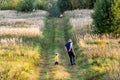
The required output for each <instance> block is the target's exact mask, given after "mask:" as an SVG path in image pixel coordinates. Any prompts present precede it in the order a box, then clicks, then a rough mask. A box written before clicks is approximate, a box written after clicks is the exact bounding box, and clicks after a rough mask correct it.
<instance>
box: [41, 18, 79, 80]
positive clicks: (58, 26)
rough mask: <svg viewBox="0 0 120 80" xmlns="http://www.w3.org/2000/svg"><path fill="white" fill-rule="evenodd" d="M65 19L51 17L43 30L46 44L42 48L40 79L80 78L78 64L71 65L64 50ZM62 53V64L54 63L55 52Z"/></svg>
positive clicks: (65, 79)
mask: <svg viewBox="0 0 120 80" xmlns="http://www.w3.org/2000/svg"><path fill="white" fill-rule="evenodd" d="M63 23H64V20H63V19H62V18H49V19H48V20H47V21H46V26H45V29H44V30H43V36H44V38H43V41H44V43H43V44H42V45H46V46H45V47H43V49H42V58H43V61H42V63H41V66H42V69H41V72H40V79H39V80H78V79H77V73H76V72H77V66H76V65H75V66H73V67H72V66H70V65H69V58H68V55H67V53H66V52H65V50H64V44H65V39H64V25H63ZM56 52H58V53H59V54H60V64H59V65H58V66H55V65H54V57H55V53H56Z"/></svg>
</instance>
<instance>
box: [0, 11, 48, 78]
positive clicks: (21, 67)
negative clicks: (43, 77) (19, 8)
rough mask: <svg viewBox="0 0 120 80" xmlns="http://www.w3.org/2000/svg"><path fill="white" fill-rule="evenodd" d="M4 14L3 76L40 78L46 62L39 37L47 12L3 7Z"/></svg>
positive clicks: (0, 28) (0, 21)
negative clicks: (22, 11)
mask: <svg viewBox="0 0 120 80" xmlns="http://www.w3.org/2000/svg"><path fill="white" fill-rule="evenodd" d="M8 13H10V15H7V14H8ZM0 16H2V17H1V18H0V80H38V79H39V75H40V73H39V72H40V70H41V68H40V67H39V66H40V63H41V62H42V58H41V49H40V45H39V41H40V36H41V35H42V28H43V27H44V20H45V17H46V16H47V12H45V11H37V12H33V13H28V14H27V13H16V11H9V10H8V11H0ZM33 16H34V17H33ZM35 16H36V17H35Z"/></svg>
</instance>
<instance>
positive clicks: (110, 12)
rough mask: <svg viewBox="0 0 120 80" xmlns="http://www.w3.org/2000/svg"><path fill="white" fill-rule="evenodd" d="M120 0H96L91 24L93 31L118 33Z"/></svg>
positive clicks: (119, 29) (119, 28)
mask: <svg viewBox="0 0 120 80" xmlns="http://www.w3.org/2000/svg"><path fill="white" fill-rule="evenodd" d="M119 5H120V0H97V1H96V4H95V7H94V13H93V16H92V17H93V24H94V28H95V31H96V32H97V33H99V34H103V33H119V31H120V27H119V25H118V24H119V22H120V6H119Z"/></svg>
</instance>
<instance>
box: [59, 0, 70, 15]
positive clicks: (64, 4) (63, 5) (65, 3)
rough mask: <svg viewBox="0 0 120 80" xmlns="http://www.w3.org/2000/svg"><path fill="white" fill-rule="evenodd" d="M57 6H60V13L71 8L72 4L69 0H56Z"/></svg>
mask: <svg viewBox="0 0 120 80" xmlns="http://www.w3.org/2000/svg"><path fill="white" fill-rule="evenodd" d="M58 7H59V8H60V11H61V13H63V12H64V11H66V10H71V9H72V4H71V2H70V0H58Z"/></svg>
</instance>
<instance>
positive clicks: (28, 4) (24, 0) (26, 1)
mask: <svg viewBox="0 0 120 80" xmlns="http://www.w3.org/2000/svg"><path fill="white" fill-rule="evenodd" d="M33 3H34V0H20V1H19V3H18V6H17V11H22V12H31V11H33V9H34V4H33Z"/></svg>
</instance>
